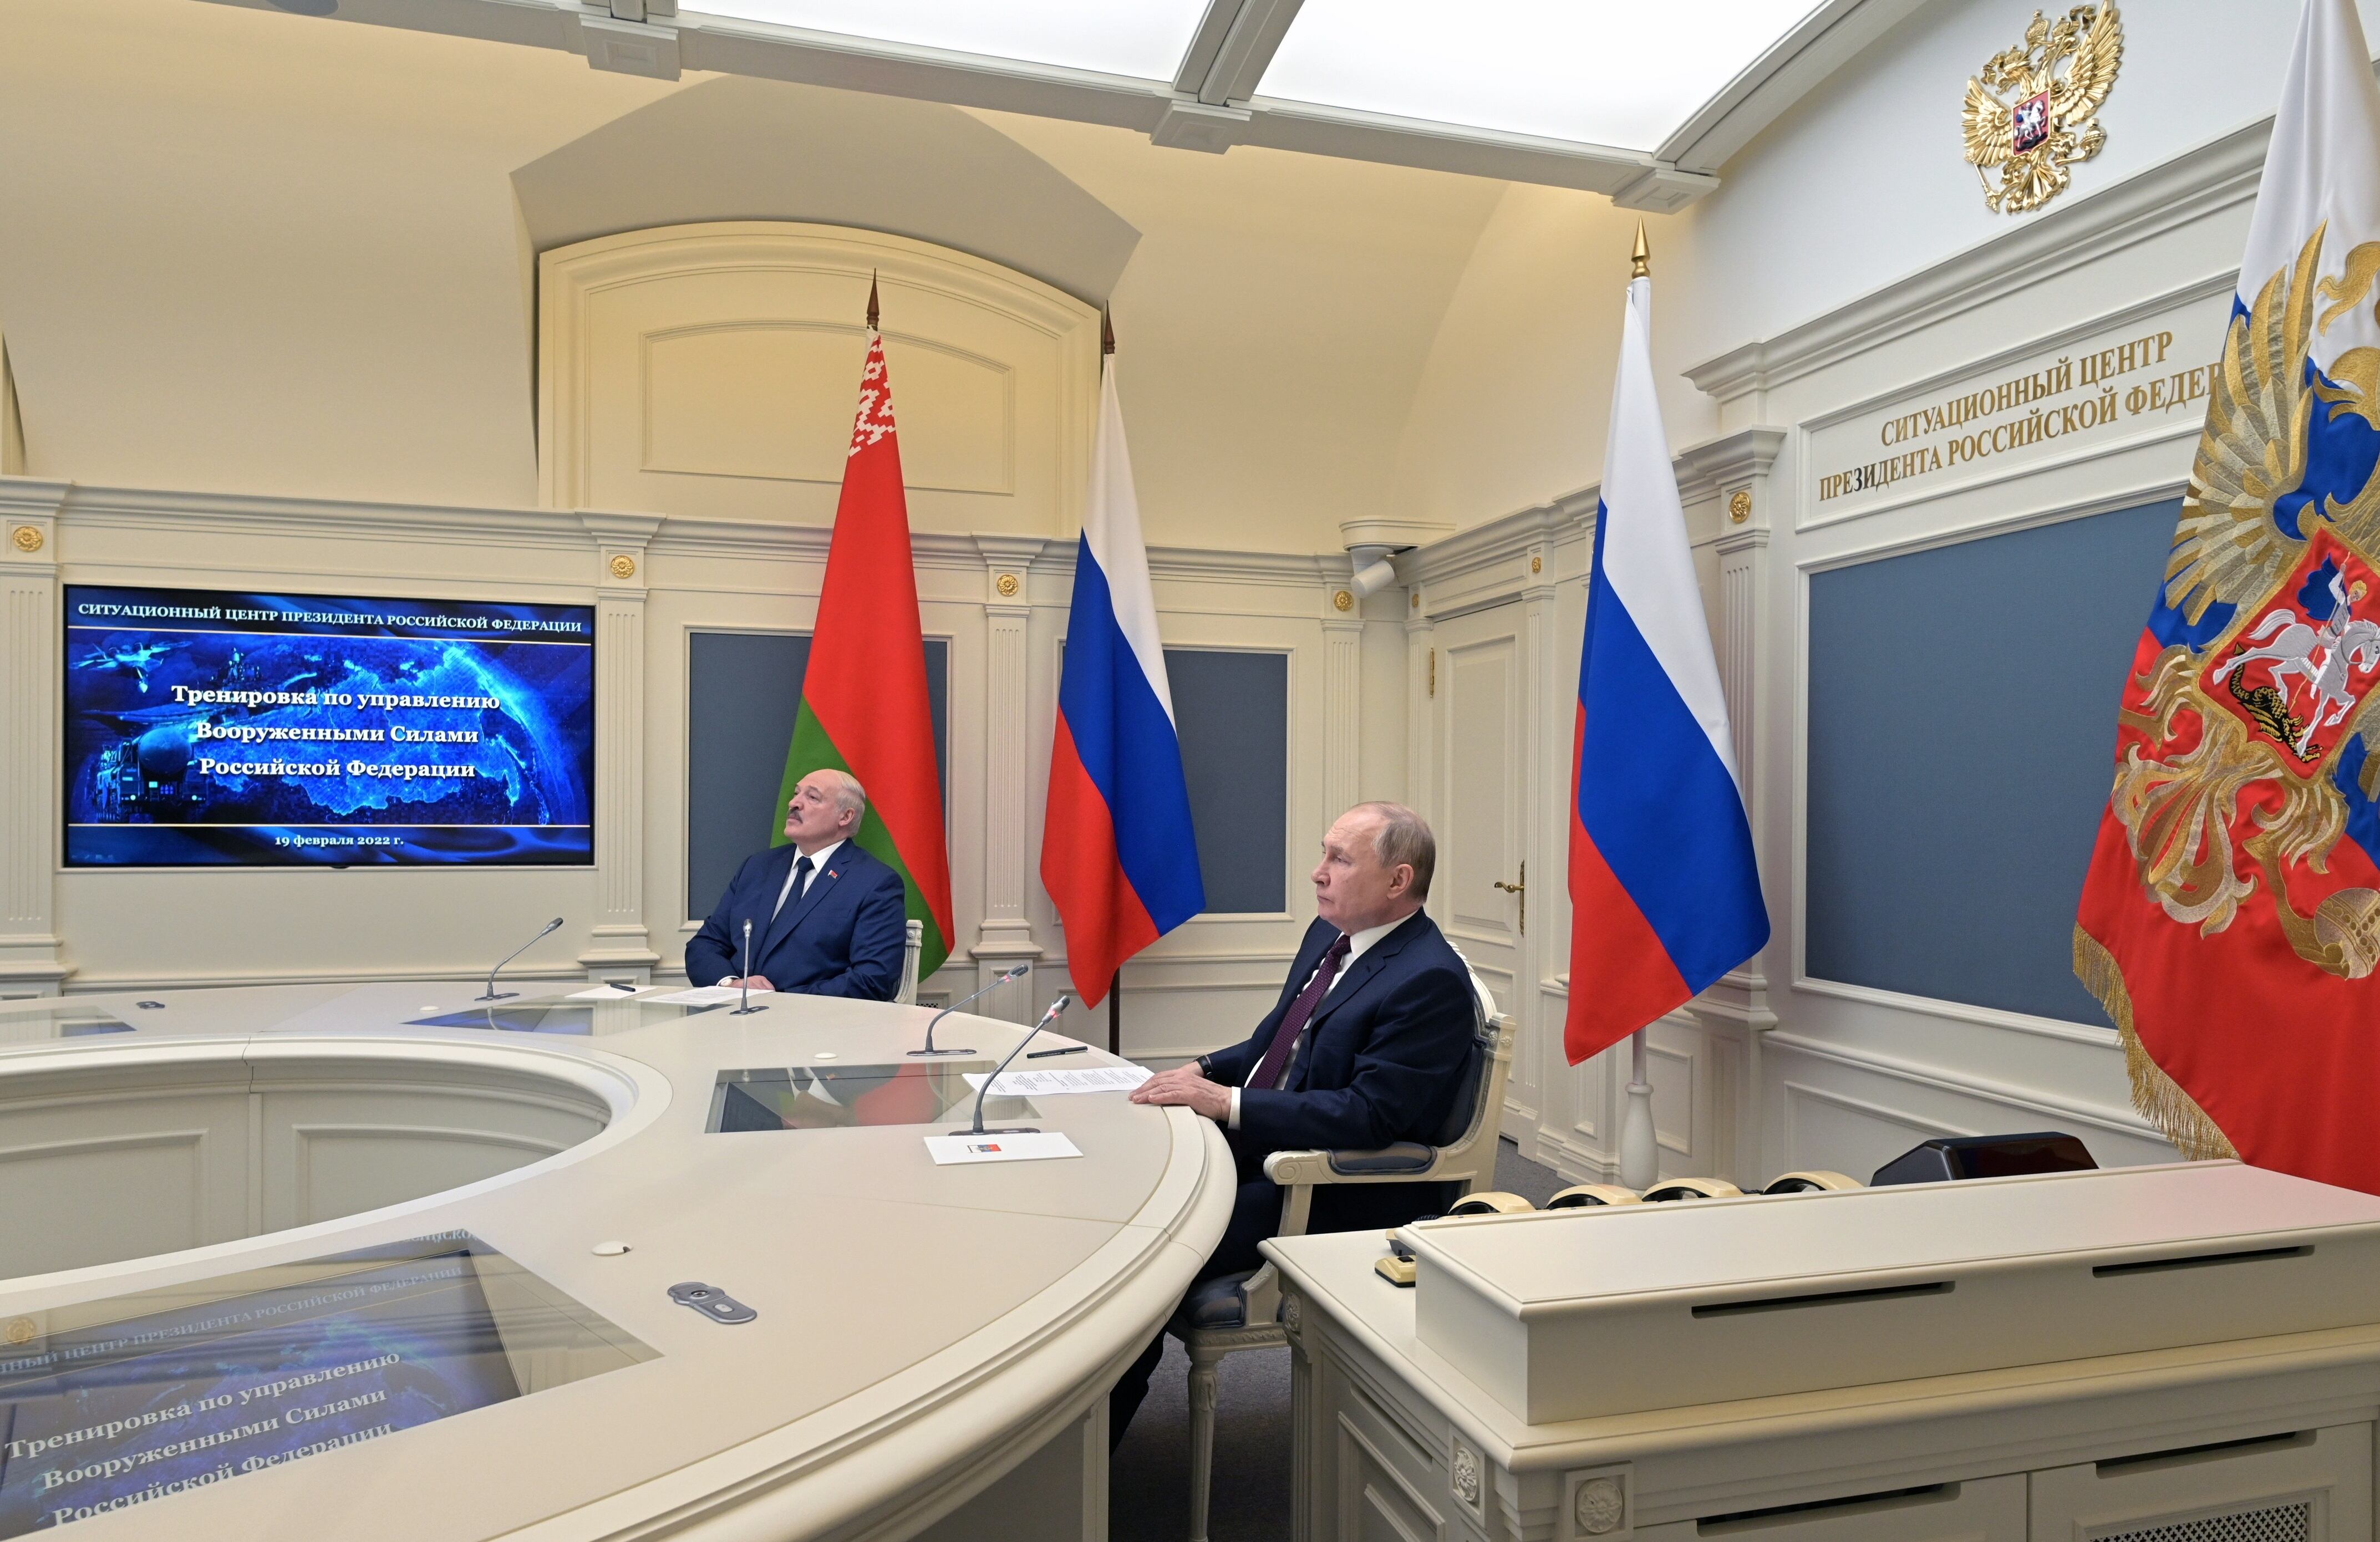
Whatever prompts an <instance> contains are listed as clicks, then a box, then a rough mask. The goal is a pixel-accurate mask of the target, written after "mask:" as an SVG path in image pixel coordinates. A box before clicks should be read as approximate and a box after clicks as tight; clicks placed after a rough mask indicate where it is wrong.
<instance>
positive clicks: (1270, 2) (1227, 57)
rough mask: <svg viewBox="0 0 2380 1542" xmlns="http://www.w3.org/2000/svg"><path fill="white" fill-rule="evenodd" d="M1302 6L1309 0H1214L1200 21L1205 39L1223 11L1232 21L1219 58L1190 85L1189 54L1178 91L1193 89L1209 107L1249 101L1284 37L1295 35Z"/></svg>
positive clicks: (1175, 82)
mask: <svg viewBox="0 0 2380 1542" xmlns="http://www.w3.org/2000/svg"><path fill="white" fill-rule="evenodd" d="M1302 4H1304V0H1213V3H1212V4H1210V5H1209V6H1208V7H1207V18H1206V20H1204V21H1201V22H1200V23H1199V32H1200V41H1201V42H1203V41H1204V34H1205V32H1206V30H1207V26H1208V23H1210V22H1211V21H1212V20H1213V19H1214V18H1215V14H1216V13H1217V12H1219V11H1221V10H1224V9H1226V8H1228V9H1230V10H1231V11H1232V12H1233V17H1232V19H1231V23H1230V25H1228V26H1227V27H1225V28H1224V29H1223V37H1222V41H1221V42H1220V44H1218V46H1217V47H1216V50H1215V56H1214V57H1213V58H1212V59H1211V60H1209V61H1208V65H1207V68H1206V70H1205V72H1204V73H1203V74H1202V75H1201V76H1200V77H1199V79H1198V80H1197V82H1196V84H1184V77H1185V76H1187V75H1188V74H1189V73H1190V68H1189V66H1190V63H1191V61H1190V59H1189V58H1187V57H1185V58H1184V60H1183V68H1182V69H1181V70H1180V71H1179V72H1177V73H1176V74H1175V75H1174V77H1173V89H1174V90H1175V91H1187V92H1188V93H1189V94H1190V95H1192V96H1195V97H1196V98H1197V99H1198V100H1199V101H1201V102H1203V103H1206V104H1207V105H1208V106H1209V107H1220V106H1223V105H1225V104H1226V103H1243V102H1245V101H1247V100H1248V99H1249V98H1250V97H1252V96H1254V95H1256V93H1257V82H1258V81H1260V80H1262V79H1264V72H1265V71H1266V69H1268V68H1269V67H1271V64H1272V56H1273V55H1274V54H1275V53H1277V52H1279V51H1280V48H1281V39H1283V38H1285V37H1287V36H1288V35H1289V24H1290V23H1291V22H1293V21H1294V20H1296V19H1297V8H1298V6H1300V5H1302Z"/></svg>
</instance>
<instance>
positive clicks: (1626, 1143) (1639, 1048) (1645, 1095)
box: [1620, 1028, 1661, 1194]
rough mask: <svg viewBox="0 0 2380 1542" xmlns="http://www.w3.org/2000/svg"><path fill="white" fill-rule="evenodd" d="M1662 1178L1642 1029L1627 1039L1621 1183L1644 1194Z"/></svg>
mask: <svg viewBox="0 0 2380 1542" xmlns="http://www.w3.org/2000/svg"><path fill="white" fill-rule="evenodd" d="M1660 1176H1661V1151H1660V1147H1659V1146H1658V1144H1657V1143H1656V1141H1655V1140H1654V1136H1653V1086H1652V1084H1651V1083H1650V1082H1647V1081H1646V1080H1645V1030H1644V1029H1642V1028H1639V1029H1637V1030H1636V1031H1635V1033H1634V1034H1633V1035H1631V1036H1630V1038H1629V1075H1628V1107H1627V1109H1626V1111H1624V1112H1623V1113H1622V1114H1621V1121H1620V1182H1621V1184H1622V1186H1624V1187H1627V1188H1632V1189H1634V1190H1636V1191H1637V1192H1638V1193H1640V1194H1641V1193H1643V1192H1644V1191H1645V1190H1646V1189H1648V1188H1651V1187H1652V1186H1653V1184H1655V1183H1656V1182H1657V1181H1658V1180H1659V1178H1660Z"/></svg>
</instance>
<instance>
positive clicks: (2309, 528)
mask: <svg viewBox="0 0 2380 1542" xmlns="http://www.w3.org/2000/svg"><path fill="white" fill-rule="evenodd" d="M2323 241H2324V232H2323V231H2322V230H2320V229H2317V230H2316V231H2315V232H2314V233H2313V237H2311V238H2310V239H2308V240H2307V241H2306V243H2305V245H2304V247H2303V248H2302V249H2301V251H2300V252H2299V254H2298V257H2297V260H2296V261H2294V262H2292V263H2291V264H2289V266H2288V267H2286V268H2284V269H2282V270H2281V271H2280V272H2278V273H2274V274H2273V275H2272V276H2271V277H2270V278H2269V279H2268V280H2266V281H2265V284H2264V285H2263V286H2262V288H2261V289H2260V290H2259V291H2258V292H2257V295H2256V298H2255V303H2254V304H2253V305H2252V306H2244V307H2242V308H2241V309H2240V311H2239V312H2238V313H2237V314H2235V315H2234V316H2233V318H2232V322H2231V327H2230V331H2229V333H2228V334H2227V336H2226V338H2225V340H2224V346H2223V361H2222V364H2221V365H2220V366H2219V368H2218V369H2217V370H2216V371H2214V372H2213V373H2212V377H2211V378H2212V381H2213V389H2212V390H2211V391H2210V393H2209V397H2208V406H2207V414H2206V428H2205V431H2204V433H2203V434H2202V435H2201V436H2200V439H2199V443H2198V454H2197V457H2196V460H2195V462H2194V464H2193V465H2192V468H2191V478H2190V487H2189V491H2188V492H2186V493H2185V494H2184V495H2183V498H2182V506H2181V519H2180V525H2179V527H2178V528H2177V530H2176V532H2175V536H2174V544H2173V552H2172V555H2171V558H2170V560H2169V562H2168V565H2167V569H2166V584H2165V592H2164V595H2163V603H2162V604H2161V605H2160V606H2159V607H2158V612H2157V615H2156V617H2155V618H2153V620H2152V624H2151V628H2150V636H2149V637H2147V638H2145V639H2144V640H2143V644H2142V649H2141V653H2140V656H2139V658H2138V660H2137V661H2136V663H2135V671H2134V674H2133V676H2132V679H2131V684H2130V686H2129V687H2128V688H2127V689H2126V691H2125V693H2124V707H2123V710H2122V712H2121V714H2120V717H2119V726H2120V735H2119V737H2120V739H2121V746H2120V749H2119V763H2118V766H2117V770H2116V782H2115V788H2114V796H2113V799H2112V804H2111V806H2112V808H2113V811H2114V814H2115V817H2116V819H2117V820H2118V821H2119V822H2120V823H2121V825H2122V827H2123V831H2124V836H2125V839H2126V841H2127V843H2128V844H2129V845H2130V847H2131V856H2132V859H2133V861H2134V863H2135V864H2137V871H2138V873H2139V876H2140V880H2141V882H2142V884H2143V887H2144V888H2145V889H2146V890H2147V892H2148V893H2149V894H2150V896H2151V897H2153V898H2154V899H2155V902H2156V903H2157V904H2158V905H2161V906H2162V907H2163V909H2164V911H2165V913H2166V915H2167V916H2168V917H2169V918H2171V919H2172V920H2175V921H2179V922H2182V923H2185V924H2188V925H2192V926H2194V927H2196V928H2198V929H2200V930H2201V931H2202V932H2203V933H2205V934H2208V935H2212V934H2214V933H2216V932H2220V931H2223V930H2225V929H2228V928H2229V927H2230V925H2231V924H2232V922H2233V920H2234V918H2235V917H2238V915H2239V914H2240V907H2241V905H2243V904H2246V903H2248V902H2249V901H2250V898H2251V896H2253V895H2255V894H2257V893H2258V892H2260V891H2261V892H2263V893H2265V895H2268V896H2269V900H2268V901H2259V902H2257V903H2258V904H2259V905H2264V904H2266V903H2269V905H2270V906H2271V914H2272V917H2273V919H2274V920H2275V921H2277V923H2278V930H2279V932H2280V934H2281V936H2282V937H2284V938H2286V940H2287V941H2288V943H2289V947H2290V948H2291V949H2292V950H2293V951H2294V952H2295V953H2296V954H2297V955H2298V956H2299V957H2300V958H2301V959H2303V960H2305V961H2306V962H2307V963H2310V964H2312V965H2315V966H2316V967H2317V968H2319V969H2321V970H2322V971H2323V972H2324V973H2325V974H2329V975H2333V976H2336V977H2340V978H2344V979H2361V978H2363V977H2365V976H2368V975H2371V974H2372V973H2373V972H2374V969H2375V967H2380V890H2375V889H2373V888H2369V887H2364V886H2362V885H2360V884H2357V883H2353V882H2349V883H2346V884H2342V883H2341V882H2340V880H2339V879H2338V877H2337V876H2335V875H2334V874H2333V856H2334V853H2335V851H2336V849H2337V848H2338V844H2339V843H2340V841H2341V840H2342V839H2354V840H2357V841H2359V842H2361V843H2362V844H2365V845H2369V844H2372V842H2373V840H2374V839H2375V838H2380V438H2375V436H2374V434H2373V433H2372V431H2371V429H2370V427H2369V421H2370V419H2369V418H2368V416H2367V415H2368V414H2370V413H2371V412H2373V411H2374V409H2375V408H2380V400H2374V392H2373V389H2372V387H2373V383H2374V379H2375V378H2380V368H2374V367H2373V366H2374V365H2380V358H2374V359H2364V358H2360V357H2359V356H2360V355H2363V354H2367V353H2370V352H2371V351H2372V350H2370V349H2354V350H2350V351H2349V352H2348V353H2346V354H2344V355H2342V356H2341V357H2340V358H2338V359H2337V360H2335V361H2333V365H2332V368H2331V370H2330V371H2329V372H2328V374H2325V371H2324V370H2320V369H2318V368H2313V367H2312V366H2311V365H2310V362H2309V359H2310V356H2311V354H2312V352H2313V343H2314V339H2315V337H2316V335H2317V334H2318V333H2319V332H2320V331H2321V330H2323V329H2325V328H2326V327H2327V326H2328V324H2329V323H2330V322H2332V321H2334V320H2336V319H2337V318H2338V317H2340V316H2342V315H2344V314H2346V313H2348V312H2350V311H2352V310H2359V309H2361V308H2362V307H2363V306H2365V305H2366V304H2367V303H2369V301H2370V298H2371V295H2372V291H2373V288H2374V284H2375V280H2380V243H2368V244H2366V245H2364V246H2361V247H2358V248H2356V249H2354V250H2353V251H2352V252H2351V253H2350V255H2349V257H2348V259H2347V261H2346V265H2345V266H2346V275H2345V277H2344V278H2343V279H2341V278H2321V279H2320V280H2319V282H2317V275H2318V274H2320V273H2321V271H2322V267H2321V264H2322V249H2323ZM2317 309H2319V310H2320V315H2319V317H2317V314H2316V312H2317Z"/></svg>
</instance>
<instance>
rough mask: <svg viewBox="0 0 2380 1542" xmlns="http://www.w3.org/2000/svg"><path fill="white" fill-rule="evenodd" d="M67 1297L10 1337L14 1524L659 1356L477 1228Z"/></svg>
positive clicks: (109, 1504)
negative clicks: (109, 1294)
mask: <svg viewBox="0 0 2380 1542" xmlns="http://www.w3.org/2000/svg"><path fill="white" fill-rule="evenodd" d="M50 1317H51V1322H50V1325H49V1326H50V1331H49V1332H48V1333H47V1334H46V1335H42V1336H37V1337H34V1338H31V1339H30V1340H28V1341H26V1342H22V1343H15V1344H9V1345H6V1346H0V1537H6V1536H19V1535H22V1534H24V1533H27V1532H30V1531H36V1530H41V1529H44V1528H47V1527H52V1526H58V1525H63V1524H67V1523H68V1522H70V1521H79V1520H82V1519H85V1518H87V1517H89V1516H92V1515H97V1514H101V1513H103V1512H108V1511H112V1510H123V1509H128V1508H129V1507H131V1506H134V1505H140V1504H147V1503H150V1502H152V1501H154V1500H164V1499H168V1498H170V1497H171V1496H173V1495H175V1494H177V1493H181V1492H183V1491H185V1490H187V1489H191V1488H197V1487H205V1486H207V1485H210V1484H215V1483H223V1482H228V1481H230V1480H232V1479H235V1478H237V1477H240V1476H243V1475H247V1474H250V1473H256V1472H261V1471H262V1470H264V1469H266V1468H269V1467H274V1466H279V1465H281V1464H282V1463H289V1462H299V1461H304V1460H306V1459H307V1458H309V1457H312V1456H317V1455H320V1454H322V1452H325V1451H335V1450H337V1449H339V1448H340V1447H343V1446H350V1445H355V1444H358V1443H359V1442H362V1441H367V1440H376V1439H382V1438H383V1437H386V1436H389V1435H392V1434H395V1433H396V1432H397V1431H400V1430H404V1429H409V1428H411V1427H414V1426H416V1425H423V1424H429V1423H431V1422H432V1421H434V1420H438V1419H444V1418H449V1417H452V1416H454V1415H458V1414H466V1413H468V1412H470V1411H472V1410H473V1409H477V1408H483V1407H486V1406H488V1405H489V1404H491V1403H497V1402H506V1401H508V1400H510V1399H513V1398H517V1397H521V1396H524V1395H526V1394H528V1393H530V1392H534V1391H540V1390H544V1389H545V1388H547V1387H551V1386H558V1385H561V1384H563V1383H565V1382H569V1381H577V1380H580V1379H583V1378H586V1377H589V1376H595V1375H599V1374H601V1373H602V1372H605V1371H609V1370H614V1369H617V1368H619V1367H621V1366H628V1365H633V1364H635V1363H637V1362H638V1361H642V1360H648V1359H651V1358H652V1357H653V1352H652V1351H651V1350H650V1349H648V1348H647V1347H646V1346H645V1345H643V1344H641V1343H639V1342H637V1341H636V1340H635V1339H633V1338H631V1337H629V1336H628V1335H627V1334H625V1333H623V1332H621V1331H620V1330H618V1329H616V1328H614V1327H613V1326H612V1325H611V1324H610V1323H608V1322H605V1321H603V1320H602V1319H601V1318H600V1317H595V1316H594V1315H593V1314H591V1313H589V1312H588V1311H587V1309H586V1308H584V1307H582V1306H580V1305H577V1303H576V1302H573V1301H571V1300H570V1299H569V1298H568V1297H566V1296H564V1295H562V1294H560V1293H558V1292H556V1291H554V1290H553V1288H552V1287H551V1286H549V1285H547V1284H545V1283H544V1282H543V1281H540V1280H538V1279H536V1277H534V1276H532V1275H530V1274H528V1273H527V1272H526V1271H525V1270H523V1269H520V1268H519V1267H518V1266H517V1265H516V1264H514V1263H512V1262H511V1261H510V1260H509V1259H506V1258H505V1257H504V1256H503V1255H501V1254H499V1253H496V1252H494V1251H493V1250H492V1249H491V1248H489V1247H488V1245H486V1244H485V1243H482V1242H480V1241H479V1240H478V1239H476V1238H474V1237H471V1236H469V1235H468V1234H465V1233H462V1232H450V1233H445V1234H443V1235H440V1236H435V1237H426V1238H419V1239H416V1240H414V1241H412V1242H408V1243H404V1244H399V1245H393V1246H388V1247H380V1248H373V1249H369V1250H366V1251H364V1252H359V1253H349V1254H343V1255H339V1256H337V1257H328V1258H321V1259H313V1260H309V1261H307V1262H305V1263H299V1264H290V1265H285V1266H281V1267H279V1268H275V1269H259V1270H252V1271H249V1272H248V1273H245V1274H241V1275H236V1276H229V1277H219V1278H217V1279H215V1280H212V1281H200V1282H197V1283H193V1284H189V1285H182V1286H176V1287H170V1288H167V1289H162V1290H156V1291H149V1292H144V1293H140V1294H136V1295H127V1296H118V1297H115V1298H113V1299H111V1300H107V1301H101V1302H93V1303H90V1304H87V1305H81V1306H77V1307H71V1308H64V1309H61V1310H59V1311H56V1312H54V1313H52V1314H50Z"/></svg>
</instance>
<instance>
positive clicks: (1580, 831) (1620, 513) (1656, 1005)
mask: <svg viewBox="0 0 2380 1542" xmlns="http://www.w3.org/2000/svg"><path fill="white" fill-rule="evenodd" d="M1652 310H1653V281H1652V280H1651V279H1649V278H1645V277H1643V276H1639V277H1638V278H1636V279H1635V280H1634V281H1633V282H1632V283H1631V284H1630V285H1628V311H1627V316H1626V319H1625V321H1624V322H1623V323H1622V325H1621V339H1620V376H1619V379H1618V381H1617V382H1615V384H1614V386H1613V389H1612V401H1611V434H1610V438H1609V442H1608V443H1607V445H1606V447H1605V450H1604V467H1603V495H1602V500H1601V502H1600V504H1599V505H1598V506H1597V509H1596V516H1595V559H1594V565H1593V569H1592V572H1591V575H1590V577H1589V578H1588V582H1587V600H1586V640H1585V645H1584V647H1583V649H1582V650H1581V653H1580V657H1579V664H1578V721H1577V726H1576V728H1575V730H1574V738H1573V745H1574V748H1573V759H1572V766H1573V773H1572V802H1571V827H1570V897H1571V944H1570V1014H1569V1018H1568V1020H1567V1021H1566V1022H1565V1024H1564V1025H1563V1029H1562V1048H1563V1050H1564V1051H1565V1052H1566V1053H1567V1054H1568V1055H1569V1057H1570V1062H1571V1063H1572V1064H1573V1065H1575V1064H1577V1063H1578V1062H1581V1061H1583V1060H1585V1059H1586V1058H1587V1057H1588V1056H1589V1055H1593V1054H1597V1053H1598V1052H1600V1051H1601V1050H1606V1049H1608V1048H1609V1047H1610V1046H1611V1045H1613V1044H1616V1043H1618V1042H1619V1041H1620V1040H1621V1039H1622V1038H1627V1037H1628V1036H1629V1035H1630V1034H1632V1033H1633V1032H1635V1031H1636V1030H1637V1029H1638V1028H1641V1027H1643V1026H1645V1025H1646V1024H1648V1023H1650V1022H1652V1021H1653V1020H1654V1019H1656V1018H1658V1017H1659V1016H1661V1015H1662V1014H1664V1013H1668V1012H1670V1011H1673V1010H1674V1009H1676V1008H1678V1007H1680V1006H1682V1005H1684V1004H1685V1003H1686V1002H1688V1001H1690V1000H1692V999H1693V998H1694V995H1695V994H1696V993H1697V992H1698V991H1700V990H1703V989H1704V988H1706V986H1708V985H1710V984H1711V983H1712V982H1713V981H1715V980H1717V979H1718V977H1720V976H1722V975H1724V974H1726V973H1727V972H1728V971H1729V970H1730V969H1732V968H1734V967H1735V966H1736V965H1739V964H1742V963H1743V961H1744V960H1746V959H1748V958H1750V957H1752V956H1753V955H1754V954H1755V953H1758V952H1759V951H1760V950H1761V948H1762V947H1763V946H1765V945H1766V944H1767V941H1768V910H1767V906H1766V905H1764V904H1762V902H1761V898H1760V873H1759V869H1758V868H1756V867H1755V864H1754V861H1753V855H1752V826H1751V822H1750V820H1748V819H1747V818H1746V817H1745V813H1744V805H1743V788H1742V785H1741V783H1740V780H1739V778H1738V776H1737V773H1736V766H1735V755H1734V752H1733V749H1732V748H1731V747H1730V741H1729V736H1728V726H1727V700H1726V698H1725V697H1724V696H1722V695H1721V694H1720V691H1719V681H1718V661H1717V660H1716V659H1715V658H1714V657H1713V656H1712V653H1711V643H1710V630H1709V627H1708V625H1706V622H1705V621H1704V619H1703V602H1702V591H1701V590H1700V589H1699V588H1697V586H1696V585H1695V583H1694V555H1693V552H1691V551H1690V550H1689V549H1688V547H1687V544H1686V516H1685V511H1684V509H1683V508H1682V506H1681V505H1680V504H1679V502H1678V481H1677V477H1676V475H1675V474H1674V473H1673V472H1672V470H1671V469H1670V441H1669V435H1668V434H1667V432H1666V431H1664V430H1663V429H1662V427H1661V407H1660V402H1659V399H1658V396H1657V395H1656V393H1655V390H1654V384H1653V380H1654V377H1653V353H1652V346H1651V341H1650V336H1651V332H1652Z"/></svg>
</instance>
